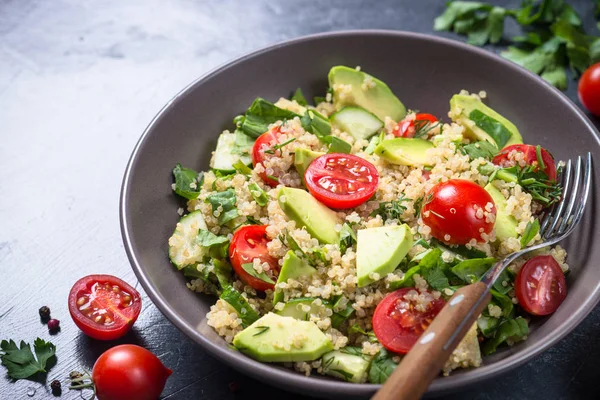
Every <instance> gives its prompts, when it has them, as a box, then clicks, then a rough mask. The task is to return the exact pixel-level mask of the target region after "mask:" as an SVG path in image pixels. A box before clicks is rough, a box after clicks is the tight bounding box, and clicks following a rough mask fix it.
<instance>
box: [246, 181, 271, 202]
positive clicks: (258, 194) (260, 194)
mask: <svg viewBox="0 0 600 400" xmlns="http://www.w3.org/2000/svg"><path fill="white" fill-rule="evenodd" d="M248 190H250V194H251V195H252V198H253V199H254V201H256V204H258V205H259V206H261V207H264V206H266V205H267V204H268V203H269V196H268V195H267V192H265V191H264V190H262V189H261V187H260V186H258V184H257V183H254V182H253V183H251V184H249V185H248Z"/></svg>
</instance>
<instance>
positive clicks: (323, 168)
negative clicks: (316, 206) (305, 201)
mask: <svg viewBox="0 0 600 400" xmlns="http://www.w3.org/2000/svg"><path fill="white" fill-rule="evenodd" d="M304 182H305V183H306V187H307V188H308V191H309V192H310V194H312V195H313V197H314V198H315V199H317V200H319V201H320V202H321V203H323V204H325V205H326V206H327V207H330V208H337V209H344V208H352V207H356V206H358V205H360V204H362V203H364V202H366V201H367V200H369V199H370V198H371V196H373V193H375V191H376V190H377V184H378V183H379V173H378V172H377V168H375V166H374V165H373V164H371V163H370V162H368V161H367V160H365V159H364V158H361V157H358V156H355V155H352V154H340V153H333V154H324V155H322V156H320V157H318V158H316V159H315V160H314V161H313V162H311V163H310V165H309V167H308V169H307V170H306V172H305V173H304Z"/></svg>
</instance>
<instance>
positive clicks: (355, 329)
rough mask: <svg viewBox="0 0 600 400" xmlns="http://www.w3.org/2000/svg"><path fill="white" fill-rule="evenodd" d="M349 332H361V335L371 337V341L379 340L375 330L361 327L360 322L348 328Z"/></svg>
mask: <svg viewBox="0 0 600 400" xmlns="http://www.w3.org/2000/svg"><path fill="white" fill-rule="evenodd" d="M348 333H360V334H361V335H365V336H367V337H368V338H369V341H370V342H373V343H374V342H377V341H378V340H377V336H375V332H373V331H369V332H367V331H365V330H364V329H363V328H361V327H360V325H358V324H354V325H352V326H351V327H350V328H348Z"/></svg>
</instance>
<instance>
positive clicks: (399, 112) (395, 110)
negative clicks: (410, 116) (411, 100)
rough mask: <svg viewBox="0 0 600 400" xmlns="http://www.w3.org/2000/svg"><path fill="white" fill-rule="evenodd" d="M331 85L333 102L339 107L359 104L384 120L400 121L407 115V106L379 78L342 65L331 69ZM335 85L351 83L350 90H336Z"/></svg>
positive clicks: (329, 76)
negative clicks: (387, 118) (388, 118)
mask: <svg viewBox="0 0 600 400" xmlns="http://www.w3.org/2000/svg"><path fill="white" fill-rule="evenodd" d="M328 78H329V87H330V88H332V89H333V103H334V104H335V105H336V107H337V108H338V109H340V108H342V107H343V106H358V107H362V108H364V109H365V110H367V111H370V112H372V113H373V114H375V116H377V118H379V119H380V120H382V121H385V117H390V118H391V119H393V120H394V121H400V120H401V119H402V118H404V116H405V115H406V107H404V104H402V103H401V102H400V100H398V98H397V97H396V96H395V95H394V93H392V91H391V90H390V88H389V87H388V86H387V85H386V84H385V83H383V82H382V81H380V80H379V79H377V78H375V77H373V76H371V75H369V74H366V73H364V72H362V71H357V70H356V69H354V68H348V67H344V66H342V65H339V66H336V67H333V68H331V70H330V71H329V75H328ZM334 85H349V90H348V91H346V90H344V91H342V90H340V89H339V88H338V89H337V90H336V89H335V88H334Z"/></svg>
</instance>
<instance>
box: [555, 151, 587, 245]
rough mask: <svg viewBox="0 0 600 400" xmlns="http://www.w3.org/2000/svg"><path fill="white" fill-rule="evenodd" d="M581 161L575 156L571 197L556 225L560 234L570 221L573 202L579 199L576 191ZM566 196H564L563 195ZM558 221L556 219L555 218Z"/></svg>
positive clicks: (579, 178) (579, 177)
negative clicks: (575, 162)
mask: <svg viewBox="0 0 600 400" xmlns="http://www.w3.org/2000/svg"><path fill="white" fill-rule="evenodd" d="M582 165H583V161H582V159H581V156H579V157H577V166H576V167H575V179H574V180H573V189H571V198H570V200H569V205H568V206H567V209H566V211H565V214H564V217H563V219H562V221H561V222H560V225H559V226H558V230H557V231H556V233H557V234H559V235H560V234H562V233H563V232H564V231H565V228H566V227H567V225H568V224H569V223H570V222H571V219H572V218H571V216H572V215H573V208H574V207H575V202H576V201H577V200H578V199H579V196H578V191H579V183H580V182H581V169H582ZM563 197H565V198H566V196H564V195H563ZM557 222H558V220H557Z"/></svg>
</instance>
